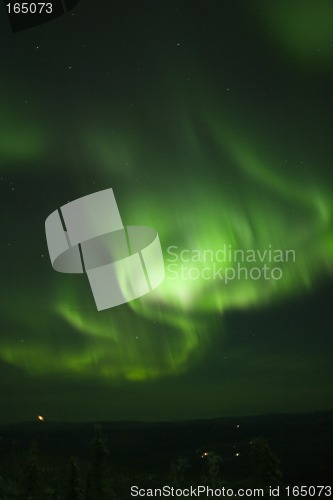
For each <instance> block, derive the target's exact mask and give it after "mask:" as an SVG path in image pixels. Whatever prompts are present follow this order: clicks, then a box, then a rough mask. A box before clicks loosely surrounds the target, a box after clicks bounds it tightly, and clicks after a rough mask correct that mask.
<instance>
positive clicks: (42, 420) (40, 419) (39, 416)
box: [37, 415, 45, 422]
mask: <svg viewBox="0 0 333 500" xmlns="http://www.w3.org/2000/svg"><path fill="white" fill-rule="evenodd" d="M37 418H38V420H39V421H40V422H44V421H45V418H44V417H43V416H42V415H38V417H37Z"/></svg>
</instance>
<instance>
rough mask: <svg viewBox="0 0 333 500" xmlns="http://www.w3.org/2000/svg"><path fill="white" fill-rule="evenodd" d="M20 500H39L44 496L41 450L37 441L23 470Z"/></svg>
mask: <svg viewBox="0 0 333 500" xmlns="http://www.w3.org/2000/svg"><path fill="white" fill-rule="evenodd" d="M19 498H20V500H39V499H42V498H43V494H42V470H41V466H40V458H39V450H38V448H37V444H36V442H35V441H33V442H32V443H31V446H30V450H29V452H28V457H27V462H26V465H25V467H24V469H23V478H22V484H21V494H20V496H19Z"/></svg>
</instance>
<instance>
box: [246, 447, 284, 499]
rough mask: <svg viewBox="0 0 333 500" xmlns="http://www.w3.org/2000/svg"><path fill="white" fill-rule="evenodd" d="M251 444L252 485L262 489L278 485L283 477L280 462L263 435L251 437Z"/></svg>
mask: <svg viewBox="0 0 333 500" xmlns="http://www.w3.org/2000/svg"><path fill="white" fill-rule="evenodd" d="M251 446H252V449H251V457H252V464H253V469H254V475H253V480H254V485H255V486H256V487H262V488H264V489H268V487H269V486H273V487H274V486H278V485H280V484H281V483H282V477H283V474H282V472H281V469H280V463H281V462H280V460H279V459H278V457H277V456H276V455H275V453H274V452H273V451H272V449H271V448H270V447H269V445H268V443H267V441H266V439H265V438H264V437H257V438H255V439H252V441H251Z"/></svg>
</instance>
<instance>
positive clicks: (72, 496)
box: [66, 458, 84, 500]
mask: <svg viewBox="0 0 333 500" xmlns="http://www.w3.org/2000/svg"><path fill="white" fill-rule="evenodd" d="M83 498H84V496H83V490H82V480H81V474H80V468H79V465H78V462H77V459H76V458H71V460H70V477H69V485H68V492H67V496H66V500H83Z"/></svg>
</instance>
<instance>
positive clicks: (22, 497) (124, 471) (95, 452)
mask: <svg viewBox="0 0 333 500" xmlns="http://www.w3.org/2000/svg"><path fill="white" fill-rule="evenodd" d="M124 446H126V443H124ZM110 457H111V452H110V449H109V444H108V440H107V438H106V436H105V435H104V433H103V430H102V428H101V427H100V426H97V427H96V429H95V435H94V438H93V441H92V443H91V456H90V459H89V460H83V459H80V458H78V457H71V458H70V459H67V458H65V459H63V460H60V461H59V460H57V461H55V460H53V461H52V460H48V459H46V458H45V457H43V455H42V453H40V451H39V448H38V445H37V444H36V442H33V443H32V444H31V447H30V449H29V450H28V452H27V453H26V456H18V457H14V460H13V459H12V461H11V463H10V464H2V470H1V469H0V499H1V500H14V499H15V500H128V499H130V498H131V493H130V491H131V486H133V485H137V486H138V487H140V488H145V489H148V488H152V489H154V488H161V487H162V486H163V485H169V486H173V487H174V488H179V489H183V488H188V487H190V486H197V485H203V486H208V487H210V488H213V489H217V488H221V489H222V488H223V487H224V488H232V489H233V490H234V491H236V490H237V489H238V488H245V489H246V488H252V489H254V488H262V489H263V490H264V491H265V493H266V494H265V496H267V497H268V496H269V494H268V491H269V487H276V486H281V485H283V475H282V472H281V468H280V461H279V459H278V458H277V456H276V455H275V453H274V452H273V451H272V449H271V448H270V447H269V445H268V443H267V441H266V439H265V438H263V437H257V438H255V439H252V440H251V448H250V453H249V457H248V462H247V466H246V471H245V472H244V471H243V473H242V476H243V477H236V478H235V477H233V478H232V479H230V477H229V478H228V477H226V473H225V467H224V463H223V460H222V458H221V457H220V456H219V455H218V454H216V453H214V452H205V453H203V454H202V455H201V456H200V464H199V466H198V464H197V463H196V464H195V465H194V464H193V463H192V462H191V458H189V457H186V456H178V457H177V458H176V459H175V460H174V461H173V462H172V463H171V464H170V467H169V469H168V470H165V471H162V472H160V473H156V472H151V471H145V472H140V473H138V472H137V471H134V470H131V466H130V465H129V467H128V468H121V469H117V467H115V466H114V465H112V464H111V462H114V461H111V460H110ZM6 465H7V467H6ZM235 467H236V466H235ZM201 498H203V497H202V496H201ZM280 498H281V497H280Z"/></svg>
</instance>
